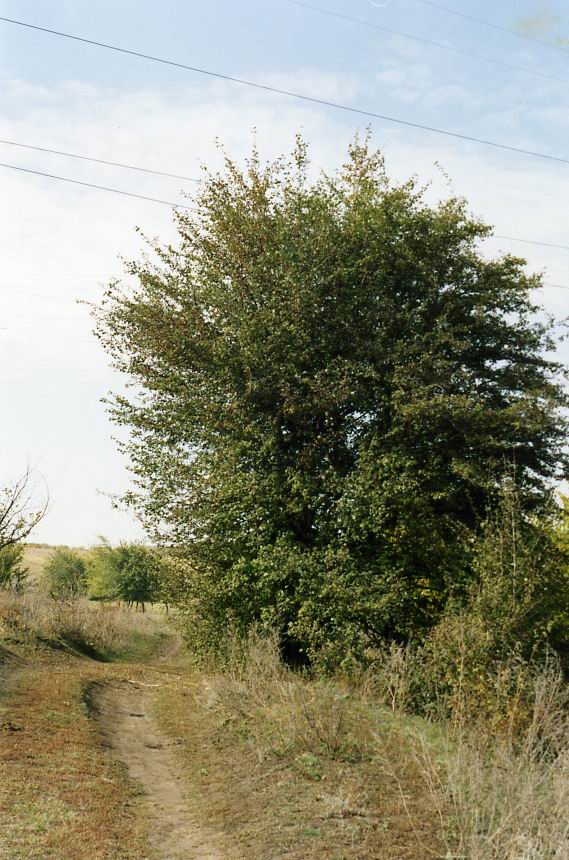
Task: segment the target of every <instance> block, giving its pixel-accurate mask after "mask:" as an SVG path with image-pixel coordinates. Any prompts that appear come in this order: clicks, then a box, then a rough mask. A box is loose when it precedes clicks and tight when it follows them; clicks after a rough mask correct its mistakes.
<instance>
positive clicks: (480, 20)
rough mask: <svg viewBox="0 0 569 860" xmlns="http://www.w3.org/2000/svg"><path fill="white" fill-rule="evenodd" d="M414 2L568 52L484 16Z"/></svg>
mask: <svg viewBox="0 0 569 860" xmlns="http://www.w3.org/2000/svg"><path fill="white" fill-rule="evenodd" d="M415 2H416V3H422V4H423V6H430V7H431V8H433V9H440V10H441V11H442V12H448V13H449V14H450V15H456V16H457V17H458V18H466V20H467V21H474V22H475V23H476V24H482V25H483V26H484V27H491V28H492V29H493V30H499V31H500V32H501V33H510V34H511V35H512V36H517V37H518V38H519V39H525V40H526V41H528V42H534V43H535V44H537V45H543V46H544V47H546V48H552V49H553V50H554V51H560V52H561V53H562V54H567V53H569V52H568V51H567V50H566V49H565V48H561V47H560V46H559V45H554V44H553V42H546V41H545V40H544V39H538V38H537V36H529V35H528V34H527V33H520V32H519V30H512V29H510V27H503V26H502V25H501V24H495V23H494V22H493V21H486V20H485V19H484V18H477V17H476V16H474V15H468V14H467V13H466V12H459V11H458V10H457V9H451V8H450V7H449V6H443V5H442V4H441V3H435V2H433V0H415Z"/></svg>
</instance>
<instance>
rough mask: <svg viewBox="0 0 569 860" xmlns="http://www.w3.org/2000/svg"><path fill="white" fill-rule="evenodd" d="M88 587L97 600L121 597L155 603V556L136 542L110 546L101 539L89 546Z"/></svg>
mask: <svg viewBox="0 0 569 860" xmlns="http://www.w3.org/2000/svg"><path fill="white" fill-rule="evenodd" d="M88 568H89V575H88V579H89V591H90V593H91V595H92V596H93V597H95V598H98V599H100V600H123V601H124V602H125V603H136V604H140V605H141V606H142V609H143V611H144V606H145V604H146V603H155V602H156V600H157V599H158V598H159V592H160V572H161V561H160V558H159V556H158V555H157V554H156V553H155V552H153V551H152V550H151V549H148V548H147V547H145V546H142V545H141V544H137V543H131V544H128V543H122V544H120V545H119V546H118V547H112V546H111V545H110V544H109V543H107V541H105V540H102V541H101V542H100V543H99V544H98V546H96V547H94V549H93V550H91V553H90V557H89V562H88Z"/></svg>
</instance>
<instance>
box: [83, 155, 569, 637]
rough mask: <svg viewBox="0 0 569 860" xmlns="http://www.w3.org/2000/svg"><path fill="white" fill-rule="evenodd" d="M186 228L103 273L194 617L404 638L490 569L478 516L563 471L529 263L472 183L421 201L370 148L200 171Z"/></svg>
mask: <svg viewBox="0 0 569 860" xmlns="http://www.w3.org/2000/svg"><path fill="white" fill-rule="evenodd" d="M197 207H198V210H199V211H197V212H184V213H178V214H177V215H176V222H177V229H178V234H179V241H178V244H177V245H176V246H175V247H173V246H166V247H162V246H161V245H160V244H159V243H153V244H152V243H151V244H152V252H153V254H154V262H153V261H152V258H148V257H145V258H144V259H142V260H141V261H138V262H133V263H132V264H131V265H130V267H129V271H130V273H131V274H133V275H135V276H136V278H137V286H136V287H135V288H134V289H132V290H127V289H126V288H123V287H122V286H121V284H120V282H117V283H113V284H112V285H110V287H109V289H108V291H107V293H106V296H105V299H104V302H103V304H102V306H101V307H100V308H99V310H98V333H99V336H100V338H101V340H102V342H103V343H104V345H105V347H106V348H107V350H108V351H109V353H110V354H111V356H112V358H113V360H114V363H115V365H116V366H117V367H119V368H120V369H121V370H123V371H124V372H126V373H127V374H129V375H130V377H131V378H132V380H133V383H134V391H133V395H132V397H130V398H129V397H125V396H122V395H120V396H117V397H116V398H115V399H114V401H113V403H112V407H111V408H112V412H113V415H114V418H115V420H116V421H117V422H118V423H120V424H122V425H124V426H126V427H127V428H129V429H130V431H131V432H130V440H129V441H128V442H127V443H125V444H124V446H123V447H124V450H125V452H126V453H127V455H128V457H129V459H130V464H131V467H132V471H133V473H134V476H135V480H136V487H137V489H136V491H135V492H133V493H132V494H130V495H129V497H128V501H129V502H130V503H131V504H132V505H133V506H134V507H135V508H136V510H137V511H138V513H139V515H140V517H141V518H142V520H143V522H144V523H145V525H146V527H147V528H148V530H149V533H150V535H151V536H152V539H153V540H155V541H161V542H163V543H166V544H168V545H170V546H175V547H176V548H178V549H179V550H181V551H183V555H184V557H185V559H186V561H185V564H184V565H181V568H180V569H182V568H183V573H181V574H180V576H181V578H182V580H183V589H182V592H183V593H184V594H185V595H186V598H185V603H184V599H183V598H181V599H182V603H184V605H185V606H186V608H187V610H188V612H191V613H192V619H193V620H192V625H193V628H194V630H198V629H199V630H201V631H202V635H203V637H204V640H209V641H211V640H213V639H214V638H215V636H216V635H218V633H219V632H220V631H221V630H222V629H223V627H224V626H226V625H227V624H232V625H235V626H237V628H238V629H246V628H247V627H248V626H249V625H250V624H252V623H255V622H258V621H266V622H268V623H271V624H273V625H275V626H277V627H278V629H280V630H281V632H282V635H283V637H284V638H285V639H288V640H289V641H291V642H294V643H296V645H297V646H298V647H299V648H301V649H304V650H307V651H309V652H311V653H315V652H316V651H317V650H318V649H319V648H321V647H323V646H325V645H326V644H327V643H329V642H331V641H341V642H344V643H345V644H346V647H348V646H350V645H351V646H353V645H354V643H357V642H374V641H377V640H379V639H381V638H384V637H392V638H397V639H406V638H408V637H409V636H412V635H414V634H416V633H417V632H418V631H421V630H423V629H425V628H427V627H429V625H431V624H432V623H433V622H434V621H435V620H436V618H437V617H438V615H439V613H440V612H441V611H442V609H443V607H444V605H445V603H446V601H447V600H448V598H449V596H450V595H452V594H454V593H457V592H460V590H461V589H465V588H466V587H467V583H468V582H469V580H470V578H471V577H472V576H473V575H474V574H473V567H472V564H471V559H470V557H469V550H468V546H469V542H468V540H467V539H465V537H464V536H465V533H467V532H468V531H469V530H473V529H475V528H476V526H477V524H478V523H479V522H480V521H481V519H482V518H483V517H484V516H485V513H486V510H487V506H488V504H489V502H490V501H491V500H492V499H493V497H494V496H495V495H496V494H498V493H499V491H500V487H501V485H502V484H503V482H504V480H505V479H506V477H508V478H509V479H513V480H514V482H515V484H516V487H517V490H516V492H517V493H518V496H519V499H520V505H521V507H522V510H526V511H531V510H535V509H538V508H539V507H540V506H542V505H544V504H546V503H547V500H548V499H549V497H550V492H551V483H552V481H553V480H554V479H557V478H559V477H560V476H562V475H564V474H565V473H566V471H567V456H566V453H565V451H564V449H563V445H564V440H565V435H566V420H565V417H564V413H563V409H564V407H565V406H566V405H567V399H566V396H565V394H564V390H563V387H562V368H561V367H560V365H559V364H557V363H556V362H555V361H554V360H552V359H551V358H550V355H551V352H550V350H551V348H552V346H553V340H552V336H553V327H552V324H551V323H550V322H548V321H546V320H545V319H544V317H543V315H540V314H539V308H538V307H537V306H536V305H535V304H534V302H533V301H532V290H534V289H535V288H537V287H539V286H540V278H539V277H538V276H536V275H528V274H527V273H526V270H525V263H524V260H522V259H520V258H517V257H514V256H511V255H505V256H500V257H497V258H488V257H487V256H486V255H485V253H484V252H483V249H482V246H481V240H484V239H485V238H486V237H487V236H489V235H490V233H491V229H490V228H489V227H488V226H487V225H485V224H484V223H482V222H481V221H480V220H479V219H478V218H476V217H474V216H473V215H471V214H470V212H469V210H468V207H467V204H466V203H465V201H464V200H462V199H457V198H452V199H449V200H445V201H443V202H442V203H440V204H437V205H432V204H430V203H429V202H428V200H427V197H426V194H425V190H424V189H423V188H422V187H421V186H420V185H419V183H418V181H417V180H415V179H411V180H409V181H408V182H405V183H403V184H393V183H391V182H390V181H389V179H388V177H387V174H386V171H385V167H384V163H383V159H382V157H381V155H380V154H378V153H376V152H373V151H371V150H370V149H369V148H368V146H367V145H366V144H365V143H363V144H362V143H359V142H357V141H356V142H355V143H354V144H353V145H352V146H351V147H350V151H349V157H348V159H347V163H346V165H344V166H343V167H342V168H341V169H340V170H338V172H337V173H336V174H334V175H331V176H327V175H322V176H320V177H319V178H316V179H311V178H310V168H309V162H308V156H307V150H306V147H305V145H304V144H303V143H302V141H299V142H298V144H297V147H296V149H295V150H294V152H293V154H292V156H291V157H290V158H283V159H280V160H278V161H277V162H275V163H272V164H269V165H264V164H262V163H261V162H260V159H259V157H258V156H257V154H256V153H254V154H253V156H252V157H251V159H250V160H249V162H248V165H247V167H246V169H245V170H241V169H239V167H238V166H237V165H236V164H234V163H233V162H231V161H230V160H227V163H226V169H225V171H224V172H222V173H220V174H219V175H213V176H210V177H209V178H208V179H207V180H206V181H204V183H203V185H202V187H201V190H200V193H199V199H198V201H197Z"/></svg>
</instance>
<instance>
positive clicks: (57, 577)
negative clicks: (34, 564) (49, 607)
mask: <svg viewBox="0 0 569 860" xmlns="http://www.w3.org/2000/svg"><path fill="white" fill-rule="evenodd" d="M44 575H45V577H46V579H47V582H48V584H49V590H50V594H51V596H52V597H54V598H56V599H58V600H72V599H75V598H77V597H81V595H83V594H85V592H86V591H87V578H86V571H85V559H84V558H83V557H82V556H81V555H80V554H79V553H78V552H76V551H75V550H72V549H67V547H58V548H57V549H56V550H55V552H54V553H53V554H52V555H51V557H50V558H49V560H48V561H47V563H46V565H45V567H44Z"/></svg>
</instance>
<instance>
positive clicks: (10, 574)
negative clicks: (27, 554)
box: [0, 543, 28, 591]
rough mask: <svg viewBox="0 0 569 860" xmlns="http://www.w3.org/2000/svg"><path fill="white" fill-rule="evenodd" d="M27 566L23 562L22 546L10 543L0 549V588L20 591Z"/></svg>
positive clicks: (26, 572) (25, 576) (26, 574)
mask: <svg viewBox="0 0 569 860" xmlns="http://www.w3.org/2000/svg"><path fill="white" fill-rule="evenodd" d="M27 576H28V568H27V567H26V565H25V563H24V546H23V544H20V543H12V544H9V545H8V546H4V547H2V548H1V549H0V588H11V589H14V590H15V591H22V590H23V588H24V584H25V581H26V578H27Z"/></svg>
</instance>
